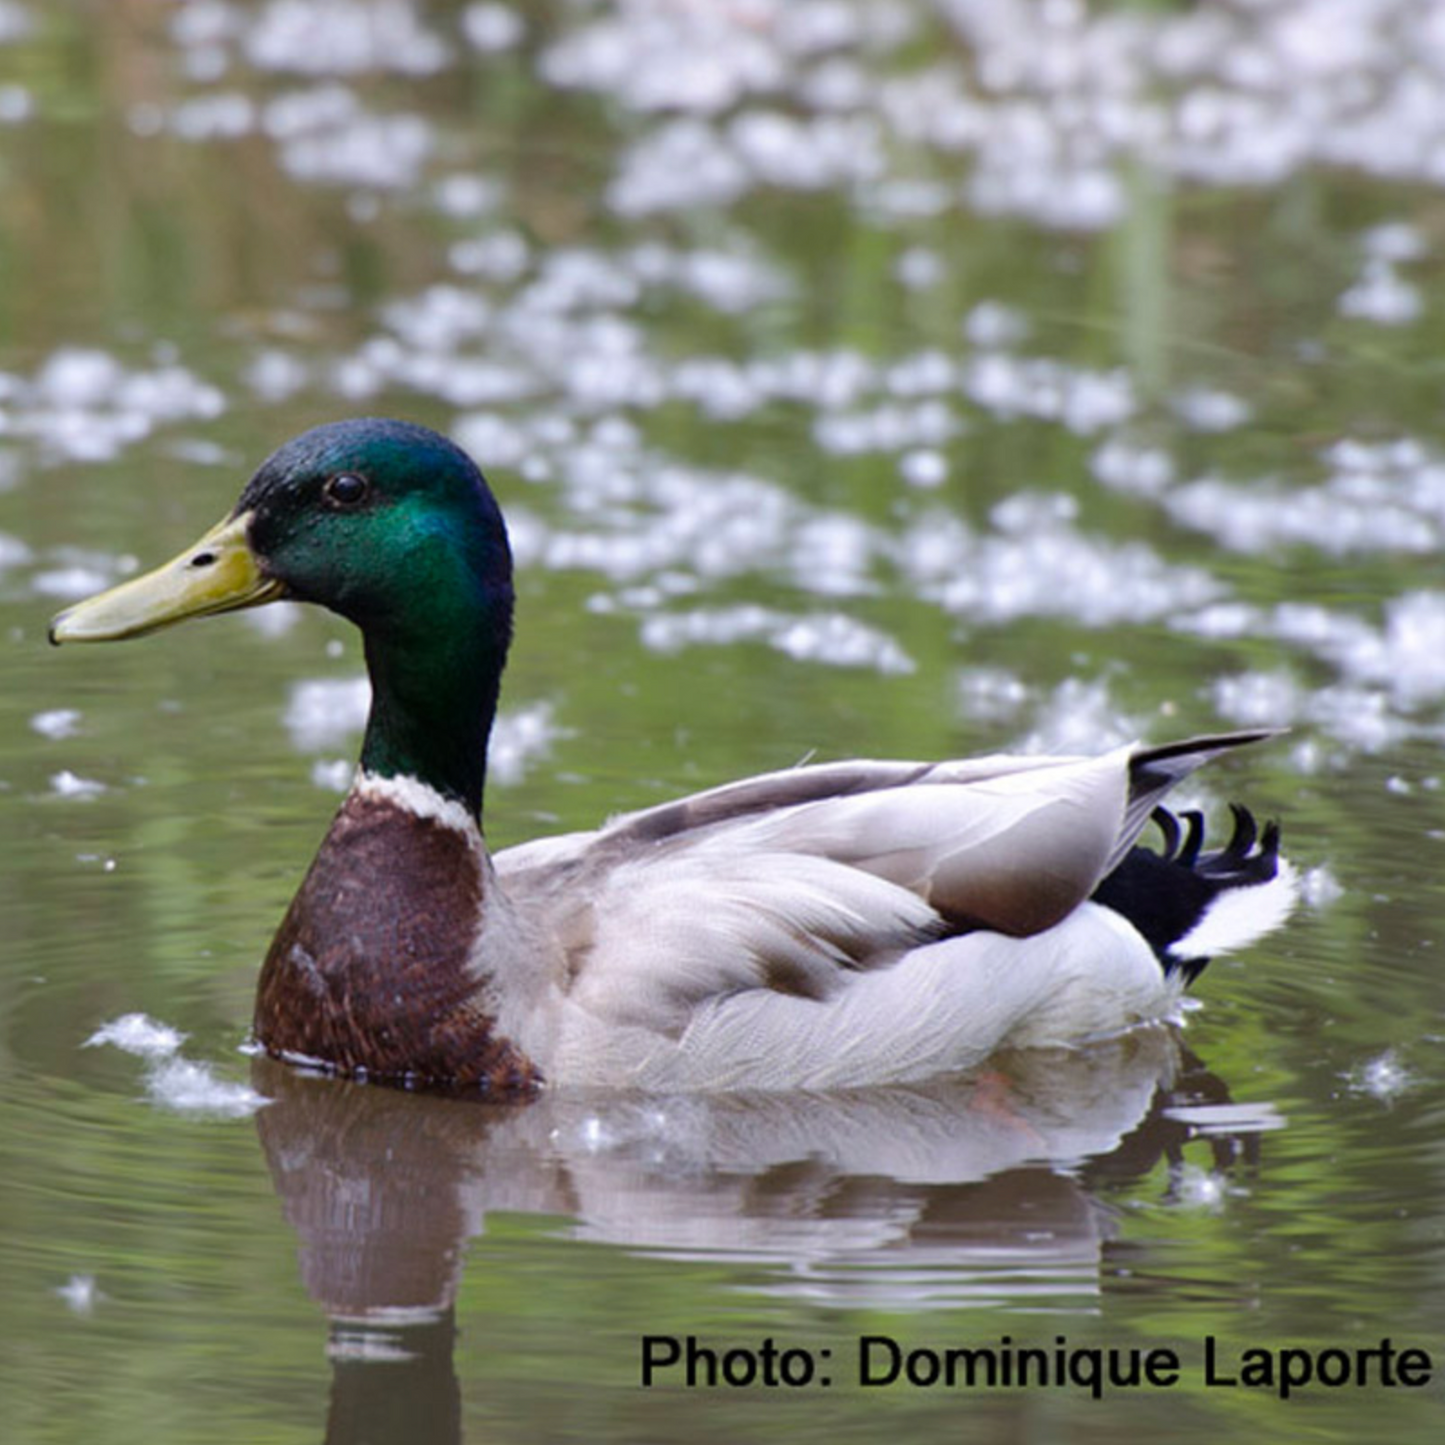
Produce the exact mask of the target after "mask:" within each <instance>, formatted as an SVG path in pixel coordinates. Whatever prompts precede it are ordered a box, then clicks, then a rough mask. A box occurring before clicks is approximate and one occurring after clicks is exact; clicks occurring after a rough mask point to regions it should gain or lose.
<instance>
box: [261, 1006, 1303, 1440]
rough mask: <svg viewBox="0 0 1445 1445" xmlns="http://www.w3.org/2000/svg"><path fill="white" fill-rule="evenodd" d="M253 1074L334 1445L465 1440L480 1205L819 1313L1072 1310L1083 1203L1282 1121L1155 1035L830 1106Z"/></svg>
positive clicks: (1112, 1229) (1103, 1244)
mask: <svg viewBox="0 0 1445 1445" xmlns="http://www.w3.org/2000/svg"><path fill="white" fill-rule="evenodd" d="M254 1068H255V1078H254V1083H255V1085H256V1087H257V1088H258V1089H259V1090H260V1091H261V1092H262V1093H264V1094H265V1095H267V1096H268V1097H269V1098H271V1099H272V1100H273V1101H274V1102H273V1103H271V1104H270V1105H269V1106H268V1107H266V1108H264V1109H262V1110H261V1111H260V1112H259V1113H258V1114H257V1116H256V1119H257V1129H258V1132H259V1134H260V1138H261V1144H262V1147H263V1149H264V1151H265V1154H266V1159H267V1162H268V1165H269V1167H270V1170H271V1175H272V1178H273V1180H274V1182H275V1185H276V1189H277V1192H278V1194H279V1195H280V1197H281V1201H282V1206H283V1209H284V1211H285V1214H286V1218H287V1220H288V1221H289V1223H290V1224H291V1226H292V1227H293V1228H294V1229H295V1230H296V1233H297V1236H298V1238H299V1242H300V1251H299V1253H300V1264H301V1275H302V1279H303V1281H304V1283H305V1286H306V1289H307V1290H308V1292H309V1293H310V1294H311V1296H312V1298H313V1299H314V1300H315V1301H316V1303H317V1304H318V1305H319V1306H320V1307H321V1308H322V1309H323V1310H324V1311H325V1312H326V1313H327V1315H328V1316H329V1317H330V1321H331V1325H330V1346H329V1353H330V1356H331V1360H332V1366H333V1384H332V1398H331V1407H330V1412H329V1420H328V1433H327V1438H328V1440H330V1441H333V1442H338V1445H339V1442H356V1441H360V1440H362V1439H365V1440H366V1441H368V1442H373V1445H375V1442H385V1441H390V1440H396V1441H407V1442H409V1445H434V1442H437V1445H439V1442H443V1441H456V1440H460V1439H461V1438H462V1436H461V1402H460V1391H459V1388H458V1384H457V1379H456V1374H455V1369H454V1365H453V1359H452V1354H453V1346H454V1343H455V1338H456V1321H455V1300H456V1294H457V1289H458V1285H459V1281H460V1278H461V1273H462V1268H463V1261H464V1254H465V1251H466V1248H467V1245H468V1242H469V1241H470V1240H472V1239H473V1238H476V1237H480V1236H483V1235H484V1234H485V1233H486V1230H487V1221H488V1216H489V1215H493V1214H495V1213H498V1212H504V1213H510V1214H516V1213H522V1214H526V1215H531V1216H543V1217H547V1218H550V1219H553V1220H555V1221H556V1225H557V1231H558V1233H559V1234H560V1235H561V1236H562V1237H565V1238H570V1239H571V1240H573V1241H576V1242H578V1243H579V1244H581V1243H594V1244H603V1245H612V1246H621V1247H623V1248H625V1249H628V1250H632V1251H637V1252H646V1253H648V1254H650V1255H660V1256H663V1257H669V1258H674V1259H699V1258H701V1259H706V1260H709V1261H712V1262H718V1263H721V1262H728V1263H730V1264H733V1265H739V1264H741V1265H745V1266H748V1267H750V1269H757V1270H761V1274H760V1275H758V1274H752V1275H750V1278H753V1279H757V1280H759V1281H760V1282H759V1283H758V1286H757V1287H758V1288H759V1289H760V1290H761V1291H763V1292H765V1293H768V1294H772V1295H778V1296H785V1297H787V1296H792V1297H796V1298H798V1299H806V1300H808V1301H810V1302H812V1303H814V1304H816V1303H820V1302H821V1303H824V1304H828V1305H835V1306H840V1307H848V1308H881V1309H899V1310H909V1311H916V1310H920V1309H928V1308H951V1309H957V1308H960V1307H964V1308H966V1307H968V1306H970V1305H978V1306H982V1305H989V1306H993V1307H999V1306H1002V1307H1004V1308H1009V1307H1011V1306H1012V1307H1017V1308H1020V1309H1022V1308H1039V1307H1047V1308H1049V1309H1050V1310H1054V1311H1059V1310H1063V1311H1068V1310H1078V1311H1082V1310H1092V1309H1094V1308H1096V1307H1097V1304H1098V1300H1099V1298H1100V1296H1101V1295H1102V1294H1103V1293H1104V1291H1105V1289H1106V1287H1107V1283H1106V1282H1107V1280H1108V1278H1109V1270H1108V1254H1109V1248H1110V1245H1111V1243H1112V1242H1113V1241H1114V1239H1115V1238H1116V1236H1117V1233H1118V1227H1117V1222H1116V1218H1115V1215H1114V1213H1113V1211H1112V1210H1111V1209H1110V1207H1109V1206H1108V1205H1107V1204H1106V1203H1104V1202H1103V1201H1102V1200H1101V1198H1100V1197H1099V1191H1100V1190H1102V1189H1110V1188H1118V1187H1121V1186H1123V1185H1127V1184H1129V1183H1132V1182H1134V1181H1137V1180H1138V1179H1140V1178H1142V1177H1144V1176H1145V1175H1147V1174H1148V1173H1149V1172H1150V1171H1152V1170H1153V1169H1154V1168H1155V1166H1156V1165H1157V1164H1158V1162H1159V1161H1160V1160H1161V1159H1165V1160H1167V1161H1168V1163H1169V1166H1170V1167H1169V1169H1168V1171H1167V1176H1166V1178H1167V1180H1168V1183H1167V1184H1166V1186H1165V1187H1166V1189H1167V1190H1169V1191H1170V1192H1171V1193H1177V1192H1178V1191H1179V1190H1180V1188H1181V1186H1182V1182H1183V1181H1184V1180H1185V1178H1186V1177H1187V1172H1186V1168H1185V1164H1184V1146H1185V1144H1186V1143H1187V1142H1188V1141H1190V1140H1191V1139H1194V1138H1197V1137H1199V1136H1201V1135H1202V1136H1207V1139H1208V1143H1207V1145H1206V1146H1205V1147H1208V1148H1209V1149H1210V1150H1211V1156H1210V1161H1209V1162H1210V1168H1211V1170H1213V1171H1219V1170H1222V1169H1227V1168H1229V1167H1230V1166H1231V1165H1232V1164H1234V1163H1235V1162H1237V1161H1238V1160H1239V1159H1240V1158H1241V1156H1243V1157H1244V1159H1245V1160H1246V1161H1247V1160H1248V1159H1249V1158H1250V1157H1251V1156H1252V1155H1253V1153H1254V1151H1255V1150H1256V1149H1257V1145H1258V1135H1259V1133H1260V1131H1262V1130H1264V1129H1267V1128H1270V1127H1272V1126H1273V1125H1274V1124H1276V1123H1277V1122H1278V1120H1277V1117H1276V1116H1275V1115H1274V1114H1273V1111H1272V1110H1270V1109H1269V1108H1268V1107H1267V1106H1264V1107H1262V1108H1261V1107H1254V1108H1249V1107H1244V1106H1234V1105H1232V1104H1230V1102H1229V1098H1228V1091H1227V1089H1226V1088H1225V1086H1224V1085H1223V1084H1222V1083H1221V1082H1220V1080H1218V1079H1217V1078H1216V1077H1214V1076H1213V1075H1211V1074H1209V1073H1208V1072H1207V1071H1206V1070H1205V1069H1204V1068H1203V1067H1202V1066H1201V1065H1200V1064H1199V1063H1198V1061H1197V1060H1195V1059H1193V1058H1192V1057H1190V1056H1189V1055H1188V1054H1187V1053H1186V1052H1185V1051H1183V1050H1182V1049H1181V1047H1180V1045H1179V1042H1178V1038H1177V1036H1176V1034H1175V1033H1174V1032H1173V1031H1172V1030H1169V1029H1165V1028H1152V1029H1145V1030H1139V1031H1135V1032H1134V1033H1131V1034H1129V1035H1126V1036H1124V1037H1121V1038H1118V1039H1115V1040H1112V1041H1109V1042H1107V1043H1103V1044H1098V1045H1094V1046H1091V1047H1088V1048H1080V1049H1070V1050H1036V1051H1029V1052H1021V1053H1018V1054H1014V1055H1011V1056H1002V1057H999V1058H997V1059H995V1060H994V1061H992V1063H991V1065H990V1067H989V1068H988V1069H987V1070H986V1071H983V1072H979V1073H976V1074H972V1075H969V1076H966V1077H955V1078H952V1079H946V1080H938V1081H935V1082H933V1083H931V1084H929V1085H927V1086H916V1087H890V1088H880V1089H868V1090H857V1091H851V1092H841V1093H836V1094H821V1093H820V1094H806V1093H804V1094H792V1095H754V1096H749V1095H745V1094H726V1095H712V1096H709V1095H697V1094H693V1095H688V1096H684V1097H658V1096H651V1095H632V1096H627V1095H618V1094H616V1093H611V1092H599V1093H597V1094H595V1095H588V1094H585V1093H567V1092H563V1091H558V1092H556V1093H553V1094H547V1095H544V1096H543V1098H541V1099H540V1100H538V1101H537V1102H534V1103H532V1104H528V1105H517V1106H500V1107H499V1106H497V1105H495V1104H493V1105H488V1106H477V1105H475V1104H472V1103H467V1102H464V1101H459V1100H449V1099H443V1098H436V1097H427V1096H422V1095H415V1094H408V1093H405V1092H402V1091H397V1090H390V1089H376V1088H369V1087H366V1086H364V1085H356V1084H350V1083H346V1082H344V1081H340V1080H335V1079H329V1078H320V1077H313V1076H307V1075H305V1074H300V1073H297V1072H296V1071H294V1070H292V1069H290V1068H288V1067H285V1066H282V1065H278V1064H276V1063H274V1062H272V1061H270V1060H266V1059H258V1060H257V1061H256V1062H255V1065H254ZM477 1327H478V1328H483V1329H484V1328H485V1326H484V1325H480V1324H479V1325H478V1326H477ZM634 1344H635V1342H634V1341H631V1340H629V1341H628V1342H627V1346H626V1349H624V1348H623V1346H622V1344H621V1343H619V1350H620V1351H622V1353H623V1354H624V1355H627V1351H628V1350H631V1349H632V1347H633V1345H634ZM627 1358H629V1359H630V1355H627Z"/></svg>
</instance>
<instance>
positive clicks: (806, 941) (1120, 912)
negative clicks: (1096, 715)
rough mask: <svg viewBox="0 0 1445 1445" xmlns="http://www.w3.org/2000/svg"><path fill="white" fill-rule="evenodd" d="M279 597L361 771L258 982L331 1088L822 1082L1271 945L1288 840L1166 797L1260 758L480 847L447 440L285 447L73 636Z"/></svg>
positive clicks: (1163, 997)
mask: <svg viewBox="0 0 1445 1445" xmlns="http://www.w3.org/2000/svg"><path fill="white" fill-rule="evenodd" d="M278 598H292V599H296V600H299V601H304V602H315V603H319V604H320V605H322V606H324V607H328V608H330V609H331V610H332V611H334V612H337V613H339V614H341V616H343V617H345V618H348V619H349V620H350V621H352V622H353V623H355V624H356V626H357V627H359V628H360V629H361V632H362V636H363V639H364V642H365V652H366V663H367V669H368V671H369V673H370V676H371V684H372V703H371V712H370V716H369V719H368V722H367V725H366V733H365V738H364V741H363V744H362V749H361V763H360V768H359V770H358V772H357V774H356V778H355V782H354V784H353V785H352V787H351V790H350V792H349V793H348V794H347V796H346V798H345V799H344V801H343V802H342V804H341V807H340V810H339V811H338V813H337V814H336V817H335V820H334V821H333V822H332V824H331V828H330V831H329V832H328V833H327V834H326V837H325V839H324V841H323V842H322V844H321V847H320V851H319V852H318V853H317V855H316V859H315V861H314V862H313V863H312V865H311V868H310V871H309V872H308V873H307V875H306V877H305V880H304V881H303V882H302V884H301V888H300V891H299V892H298V893H297V895H296V897H295V900H294V901H293V902H292V904H291V907H290V909H289V911H288V912H287V914H286V916H285V918H284V920H283V921H282V923H281V926H280V929H279V930H278V932H277V933H276V936H275V939H274V941H273V942H272V944H271V947H270V950H269V952H268V953H267V956H266V960H265V963H264V964H263V966H262V969H261V976H260V981H259V987H258V990H257V997H256V1009H255V1018H254V1025H253V1027H254V1035H255V1040H256V1042H257V1044H258V1045H259V1046H261V1047H262V1048H264V1049H265V1050H266V1051H267V1052H269V1053H270V1054H273V1055H275V1056H278V1057H281V1058H284V1059H290V1060H295V1061H305V1062H307V1063H309V1064H311V1065H313V1066H320V1067H322V1068H325V1069H327V1070H331V1071H334V1072H337V1073H341V1074H347V1075H351V1076H354V1077H360V1078H369V1079H373V1080H382V1081H388V1082H393V1083H402V1084H407V1085H412V1086H430V1087H447V1088H463V1089H468V1090H472V1091H480V1092H486V1093H489V1094H492V1095H497V1096H506V1097H518V1096H525V1095H527V1094H529V1093H532V1092H534V1091H536V1090H538V1089H540V1088H542V1087H544V1086H545V1087H555V1086H570V1085H587V1086H594V1085H603V1086H619V1087H640V1088H644V1089H653V1090H716V1089H778V1088H825V1087H833V1086H838V1087H846V1086H855V1085H865V1084H876V1083H886V1082H900V1081H905V1080H917V1079H921V1078H924V1077H927V1076H930V1075H936V1074H941V1073H944V1072H947V1071H951V1070H958V1069H963V1068H967V1067H971V1066H973V1065H975V1064H977V1063H979V1062H980V1061H981V1060H983V1059H985V1058H986V1057H987V1056H988V1055H990V1054H991V1053H993V1052H994V1051H995V1050H997V1049H999V1048H1001V1047H1004V1046H1009V1047H1013V1046H1019V1047H1024V1046H1031V1045H1060V1044H1072V1043H1077V1042H1079V1041H1082V1040H1087V1039H1091V1038H1095V1037H1098V1036H1101V1035H1109V1034H1113V1033H1116V1032H1118V1031H1120V1030H1123V1029H1126V1028H1129V1027H1131V1026H1133V1025H1136V1024H1139V1023H1142V1022H1145V1021H1151V1020H1159V1019H1162V1018H1165V1017H1167V1016H1168V1015H1170V1014H1171V1012H1172V1011H1173V1010H1174V1009H1175V1008H1176V1006H1177V1003H1178V999H1179V995H1180V992H1181V990H1182V989H1183V987H1184V985H1185V984H1186V983H1187V982H1188V981H1189V980H1190V979H1191V978H1192V977H1193V975H1194V974H1195V973H1197V971H1198V969H1199V968H1200V967H1201V966H1202V963H1203V961H1204V960H1205V959H1207V957H1208V956H1209V955H1210V954H1211V953H1213V952H1216V951H1218V950H1219V949H1221V948H1223V947H1226V946H1230V945H1233V944H1237V943H1238V942H1240V941H1242V940H1244V939H1246V938H1249V937H1251V936H1254V935H1256V934H1257V933H1258V932H1259V931H1261V930H1262V929H1264V928H1267V927H1269V926H1271V925H1273V924H1274V923H1276V922H1278V921H1279V920H1280V919H1281V918H1282V917H1283V916H1284V914H1285V912H1286V911H1287V909H1288V907H1289V898H1290V888H1289V869H1288V867H1287V866H1286V865H1285V864H1284V863H1283V862H1282V860H1281V859H1280V856H1279V835H1278V830H1277V829H1276V828H1275V827H1273V826H1271V827H1268V828H1266V829H1264V830H1263V831H1262V832H1261V831H1259V830H1258V829H1257V828H1256V827H1255V824H1254V821H1253V819H1252V818H1251V816H1250V815H1249V814H1248V813H1247V812H1246V811H1245V810H1243V809H1237V810H1236V813H1235V827H1234V833H1233V837H1232V838H1231V839H1230V840H1229V842H1228V843H1227V844H1226V846H1225V847H1223V848H1222V849H1220V850H1216V851H1214V852H1211V853H1205V852H1203V851H1202V850H1201V829H1200V825H1199V822H1198V820H1197V819H1192V820H1190V821H1189V823H1188V825H1187V826H1186V827H1181V825H1180V824H1179V822H1178V821H1177V820H1176V819H1174V817H1173V816H1172V815H1170V814H1168V813H1165V812H1163V811H1162V810H1159V817H1160V820H1161V825H1162V827H1163V829H1164V833H1165V847H1164V849H1163V851H1162V852H1160V853H1154V852H1150V851H1147V850H1145V849H1143V848H1142V847H1136V846H1135V845H1136V839H1137V838H1138V836H1139V834H1140V833H1141V831H1142V830H1143V828H1144V826H1145V825H1146V823H1147V821H1148V819H1149V818H1150V815H1151V814H1152V813H1155V812H1156V809H1158V804H1159V800H1160V799H1161V798H1162V797H1163V795H1164V794H1165V793H1166V792H1167V791H1168V789H1169V788H1170V787H1171V786H1172V785H1173V784H1175V783H1176V782H1178V781H1179V780H1180V779H1181V778H1183V777H1184V776H1186V775H1187V774H1189V773H1191V772H1192V771H1193V770H1194V769H1195V768H1196V767H1198V766H1199V765H1200V764H1201V763H1203V762H1205V761H1206V760H1207V759H1209V758H1211V757H1214V756H1216V755H1217V754H1220V753H1223V752H1226V751H1229V750H1232V749H1233V748H1235V747H1238V746H1240V745H1241V744H1244V743H1248V742H1252V741H1254V740H1256V739H1257V738H1259V737H1262V736H1266V734H1262V733H1234V734H1227V735H1222V736H1215V737H1204V738H1195V739H1192V740H1189V741H1187V742H1179V743H1172V744H1168V745H1165V746H1162V747H1137V746H1135V747H1123V748H1115V749H1113V750H1111V751H1108V752H1105V753H1103V754H1102V755H1100V756H1098V757H1034V756H997V757H986V758H978V759H972V760H960V761H947V762H835V763H823V764H817V765H813V766H806V767H796V768H791V769H788V770H785V771H781V772H775V773H769V774H766V775H764V776H761V777H755V778H750V779H747V780H746V781H742V782H736V783H731V784H728V785H726V786H723V787H718V788H713V789H710V790H709V791H707V792H703V793H698V794H696V795H694V796H692V797H687V798H683V799H681V800H679V801H677V802H672V803H668V804H664V805H662V806H660V807H652V808H647V809H644V810H643V811H641V812H636V813H630V814H627V815H625V816H622V817H618V818H614V819H612V820H611V821H609V822H607V823H605V824H604V825H603V826H602V827H600V828H598V829H597V830H596V831H594V832H585V833H572V834H568V835H566V836H561V837H554V838H546V839H542V840H539V841H537V842H533V843H527V844H523V845H522V846H519V847H514V848H508V849H505V850H503V851H502V852H499V853H498V854H496V855H495V856H492V855H491V854H490V853H489V852H488V849H487V846H486V843H485V841H484V838H483V833H482V826H481V817H482V793H483V784H484V780H485V775H486V759H487V739H488V735H489V732H490V729H491V726H492V721H493V717H494V715H495V713H496V708H497V698H498V690H499V686H500V683H501V677H502V669H503V665H504V663H505V662H506V658H507V650H508V646H509V644H510V642H511V637H512V603H513V592H512V566H511V556H510V551H509V548H508V543H507V532H506V527H505V524H504V522H503V519H502V514H501V511H500V509H499V508H498V505H497V502H496V500H495V498H494V497H493V495H492V493H491V491H490V489H489V488H488V486H487V484H486V482H485V480H484V479H483V477H482V474H481V472H480V471H479V470H478V469H477V467H476V465H475V464H474V463H473V462H472V460H471V458H470V457H468V456H467V455H466V454H465V453H464V452H463V451H461V450H460V449H459V448H458V447H456V446H455V445H453V444H452V443H451V442H450V441H448V440H447V439H446V438H445V437H442V436H440V435H438V434H437V433H435V432H432V431H429V430H427V429H425V428H423V427H420V426H414V425H411V424H408V423H405V422H400V421H391V420H383V419H375V418H366V419H360V420H350V421H343V422H339V423H335V424H332V425H328V426H321V427H317V428H316V429H314V430H312V431H308V432H306V433H304V434H303V435H301V436H299V437H297V438H295V439H294V440H292V441H290V442H288V443H286V444H285V445H284V446H283V447H281V448H280V450H278V451H277V452H276V453H275V454H274V455H272V456H271V457H270V458H269V459H268V460H267V461H266V462H265V463H264V464H263V465H262V467H261V468H260V470H259V471H258V472H257V473H256V475H255V476H254V477H253V478H252V479H251V481H250V482H249V483H248V484H247V486H246V487H245V489H244V490H243V491H242V493H241V497H240V500H239V501H238V502H237V503H236V505H235V507H234V508H233V509H232V511H231V513H230V514H229V516H227V517H226V519H225V520H224V521H222V522H221V523H220V524H219V525H218V526H216V527H214V528H213V529H212V530H211V531H209V532H207V533H206V534H205V535H204V536H203V537H202V538H201V539H200V540H199V541H198V542H197V543H196V544H195V545H194V546H192V547H189V548H187V549H186V550H185V551H184V552H182V553H181V554H180V555H179V556H178V557H176V558H174V559H173V560H172V561H170V562H168V563H166V564H165V565H164V566H162V567H159V568H157V569H156V570H155V571H153V572H150V573H147V574H146V575H144V576H141V577H137V578H135V579H134V580H132V581H128V582H125V583H123V584H121V585H120V586H118V587H115V588H113V589H111V590H110V591H108V592H104V593H102V594H100V595H99V596H96V597H93V598H91V599H89V600H87V601H84V602H81V603H79V604H77V605H76V606H74V607H72V608H70V609H69V610H67V611H65V612H63V613H61V614H60V615H59V616H58V617H57V618H56V619H55V621H54V622H53V624H52V626H51V632H50V636H51V640H52V641H54V642H57V643H61V642H82V641H84V642H97V641H105V640H109V639H115V638H125V637H135V636H139V635H140V634H142V633H147V632H152V631H154V630H156V629H157V628H160V627H165V626H168V625H170V624H172V623H175V622H180V621H182V620H183V619H185V618H190V617H199V616H204V615H206V614H209V613H216V612H228V611H232V610H234V609H237V608H243V607H253V606H257V605H259V604H262V603H266V602H270V601H273V600H275V599H278Z"/></svg>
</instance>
